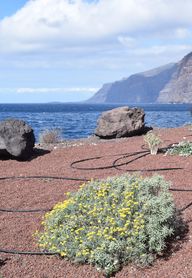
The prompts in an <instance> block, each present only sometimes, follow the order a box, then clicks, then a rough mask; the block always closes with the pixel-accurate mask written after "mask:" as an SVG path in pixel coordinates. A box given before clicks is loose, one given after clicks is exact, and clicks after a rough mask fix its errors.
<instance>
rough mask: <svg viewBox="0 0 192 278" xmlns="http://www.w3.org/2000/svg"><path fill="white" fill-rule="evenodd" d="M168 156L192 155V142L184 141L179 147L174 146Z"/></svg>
mask: <svg viewBox="0 0 192 278" xmlns="http://www.w3.org/2000/svg"><path fill="white" fill-rule="evenodd" d="M166 154H170V155H180V156H189V155H192V142H189V141H182V142H180V143H179V144H177V145H173V146H172V148H170V149H169V150H168V151H167V153H166Z"/></svg>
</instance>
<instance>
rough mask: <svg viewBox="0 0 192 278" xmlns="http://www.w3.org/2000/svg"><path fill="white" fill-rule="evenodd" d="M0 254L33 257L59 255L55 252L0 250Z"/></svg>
mask: <svg viewBox="0 0 192 278" xmlns="http://www.w3.org/2000/svg"><path fill="white" fill-rule="evenodd" d="M0 253H6V254H13V255H33V256H39V255H45V256H53V255H58V254H59V253H56V252H34V251H19V250H12V249H11V250H8V249H0Z"/></svg>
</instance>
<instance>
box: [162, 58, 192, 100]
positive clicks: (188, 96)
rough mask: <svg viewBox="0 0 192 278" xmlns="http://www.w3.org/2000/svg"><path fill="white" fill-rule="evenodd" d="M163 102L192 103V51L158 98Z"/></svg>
mask: <svg viewBox="0 0 192 278" xmlns="http://www.w3.org/2000/svg"><path fill="white" fill-rule="evenodd" d="M157 101H158V102H161V103H192V53H189V54H188V55H187V56H185V57H184V58H183V59H182V60H181V61H180V62H179V63H178V66H177V70H176V71H175V73H174V74H173V76H172V78H171V79H170V81H169V82H168V83H167V85H166V86H165V88H164V89H163V90H161V92H160V94H159V97H158V99H157Z"/></svg>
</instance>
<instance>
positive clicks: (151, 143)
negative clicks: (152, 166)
mask: <svg viewBox="0 0 192 278" xmlns="http://www.w3.org/2000/svg"><path fill="white" fill-rule="evenodd" d="M144 141H145V142H146V143H147V144H148V147H149V149H150V152H151V154H157V151H158V148H159V145H160V144H161V139H160V138H159V137H158V136H157V135H156V134H155V133H153V132H152V131H149V132H148V133H147V134H146V135H145V136H144Z"/></svg>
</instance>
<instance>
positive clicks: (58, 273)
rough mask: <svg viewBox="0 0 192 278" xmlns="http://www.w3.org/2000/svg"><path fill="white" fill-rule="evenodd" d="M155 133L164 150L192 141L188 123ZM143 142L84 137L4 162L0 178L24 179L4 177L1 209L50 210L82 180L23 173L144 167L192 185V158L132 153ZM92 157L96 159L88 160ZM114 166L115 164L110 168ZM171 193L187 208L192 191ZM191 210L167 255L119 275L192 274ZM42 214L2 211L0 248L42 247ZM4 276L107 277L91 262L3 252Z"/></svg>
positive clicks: (93, 173) (87, 173)
mask: <svg viewBox="0 0 192 278" xmlns="http://www.w3.org/2000/svg"><path fill="white" fill-rule="evenodd" d="M156 131H157V133H158V134H159V135H160V137H161V139H162V140H163V141H164V142H163V144H162V147H164V148H166V147H167V146H168V145H170V144H172V143H177V142H179V141H182V140H183V137H185V138H186V139H187V140H192V135H191V133H190V131H189V130H188V128H187V127H182V128H176V129H157V130H156ZM83 142H84V143H83ZM143 144H144V141H143V136H137V137H131V138H126V139H117V140H110V141H103V140H95V141H94V140H93V142H91V141H90V142H89V141H86V140H85V141H82V140H81V142H80V143H79V144H78V142H77V143H76V144H75V146H72V145H73V144H71V145H70V144H68V145H67V147H65V144H60V145H58V146H57V147H55V148H54V149H53V150H52V151H50V152H45V151H42V150H41V151H40V149H38V150H36V154H35V155H34V157H33V158H32V159H31V160H30V161H27V162H19V161H15V160H10V159H9V160H0V178H2V177H9V176H17V177H18V176H19V177H21V179H6V180H3V179H0V209H1V210H2V209H17V210H18V209H20V210H22V209H23V210H24V209H26V210H27V209H50V208H52V207H53V205H54V204H56V203H57V202H59V201H63V200H64V199H65V193H66V192H68V191H76V190H78V188H79V185H80V184H81V183H82V182H80V181H75V180H55V179H50V178H41V179H29V178H24V179H23V178H22V177H25V176H55V177H61V176H63V177H72V178H82V179H91V178H105V177H108V176H115V175H121V174H123V173H126V172H132V171H138V170H140V171H141V174H142V175H143V176H146V175H148V176H150V175H153V174H154V173H158V174H161V175H163V176H164V177H165V179H167V180H169V181H171V182H172V187H174V188H176V189H179V188H183V189H192V183H191V181H192V157H180V156H168V155H167V156H165V155H164V153H163V152H161V153H158V155H156V156H152V155H147V156H144V154H145V153H140V154H137V155H135V156H129V154H130V153H132V152H142V151H144V150H145V148H144V146H143ZM98 157H100V158H98ZM88 158H92V159H91V160H86V159H88ZM94 158H95V159H94ZM96 158H97V159H96ZM136 158H137V159H136ZM84 159H85V161H81V162H79V163H76V164H74V165H73V168H72V167H71V163H73V162H74V161H78V160H84ZM131 160H132V162H130V161H131ZM114 164H115V165H116V167H112V166H113V165H114ZM120 164H121V165H120ZM117 165H119V166H117ZM104 167H106V168H105V169H104ZM78 168H81V169H78ZM82 168H83V169H82ZM87 168H89V169H87ZM97 168H98V169H97ZM146 170H152V171H146ZM173 196H174V200H175V203H176V205H177V207H178V208H184V207H185V206H187V205H188V204H190V202H192V192H187V191H186V192H185V191H184V192H180V191H175V192H173ZM191 209H192V206H189V207H188V208H187V209H185V210H184V211H183V219H184V220H185V221H186V222H187V224H188V228H189V231H188V233H187V234H186V236H185V238H184V239H182V240H178V242H177V243H176V245H175V248H174V251H173V250H170V252H168V253H169V254H168V255H167V256H166V258H160V259H158V260H157V261H156V262H155V263H154V265H153V266H152V267H149V268H145V269H139V268H136V267H135V266H133V265H127V266H125V267H123V269H122V270H121V271H119V272H118V273H117V274H116V275H115V277H116V278H120V277H129V278H146V277H150V278H192V210H191ZM43 214H44V212H28V213H26V212H20V213H19V212H17V213H13V212H3V211H0V249H9V250H20V251H39V249H38V247H37V245H36V242H35V239H34V238H33V236H32V235H33V234H34V232H35V230H37V229H39V228H40V226H41V225H40V223H41V219H42V216H43ZM0 274H1V275H0V277H3V278H33V277H34V278H64V277H66V278H81V277H83V278H98V277H100V278H101V277H104V276H103V275H102V274H101V273H98V272H97V270H96V269H95V268H94V267H92V266H90V265H75V264H72V263H70V262H69V261H66V260H64V259H61V258H59V257H58V256H37V255H33V256H31V255H18V254H17V255H12V254H5V253H0Z"/></svg>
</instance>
